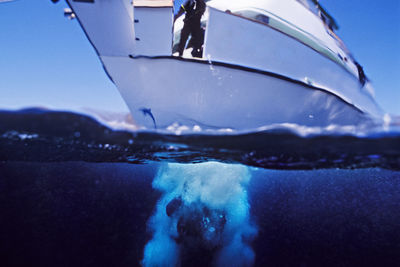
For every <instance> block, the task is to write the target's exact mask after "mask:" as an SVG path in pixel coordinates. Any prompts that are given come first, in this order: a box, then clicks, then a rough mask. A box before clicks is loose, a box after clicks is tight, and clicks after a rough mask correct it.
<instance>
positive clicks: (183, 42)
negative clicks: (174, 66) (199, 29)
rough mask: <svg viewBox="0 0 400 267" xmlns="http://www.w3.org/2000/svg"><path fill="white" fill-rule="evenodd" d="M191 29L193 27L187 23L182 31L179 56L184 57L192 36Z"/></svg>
mask: <svg viewBox="0 0 400 267" xmlns="http://www.w3.org/2000/svg"><path fill="white" fill-rule="evenodd" d="M190 28H191V27H190V24H189V22H185V24H184V25H183V28H182V31H181V39H180V41H179V47H178V52H179V56H182V54H183V50H184V49H185V46H186V41H187V39H188V38H189V34H190Z"/></svg>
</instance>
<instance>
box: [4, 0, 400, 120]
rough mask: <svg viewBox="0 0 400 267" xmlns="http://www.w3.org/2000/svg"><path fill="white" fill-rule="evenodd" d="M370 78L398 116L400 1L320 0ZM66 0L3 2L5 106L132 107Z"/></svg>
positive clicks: (378, 94) (384, 102)
mask: <svg viewBox="0 0 400 267" xmlns="http://www.w3.org/2000/svg"><path fill="white" fill-rule="evenodd" d="M320 3H321V4H322V5H323V6H324V7H326V9H327V10H328V11H329V12H330V13H331V14H332V15H333V16H334V17H335V18H336V20H337V21H338V24H339V26H340V29H339V31H338V35H339V36H341V37H342V39H343V40H344V41H345V43H346V44H347V46H348V47H349V49H350V50H351V51H352V52H353V55H354V56H355V58H356V59H357V60H358V61H359V62H360V63H361V64H362V65H363V66H364V69H365V71H366V73H367V75H368V76H369V78H370V79H371V80H372V82H373V84H374V87H375V90H376V97H377V101H378V103H379V104H380V105H381V107H382V108H383V109H384V110H385V111H387V112H389V113H392V114H400V52H399V50H398V49H399V48H400V1H399V0H385V1H376V0H373V1H372V0H369V1H368V0H320ZM64 7H66V4H65V3H64V2H63V1H60V3H58V4H52V3H51V1H50V0H35V1H32V0H19V1H16V2H12V3H5V4H0V75H1V79H0V108H2V109H4V108H7V109H14V108H21V107H31V106H42V107H49V108H56V109H79V108H81V107H89V108H95V109H102V110H111V111H127V107H126V105H125V103H124V101H123V100H122V98H121V97H120V95H119V93H118V91H117V89H116V88H115V87H114V85H113V84H112V83H111V82H110V81H109V80H108V78H107V76H106V75H105V73H104V71H103V69H102V66H101V63H100V61H99V59H98V58H97V56H96V54H95V52H94V50H93V48H92V47H91V45H90V44H89V42H88V41H87V39H86V37H85V35H84V34H83V31H82V30H81V28H80V27H79V25H78V23H77V21H76V20H73V21H69V20H68V19H66V18H64V17H63V8H64Z"/></svg>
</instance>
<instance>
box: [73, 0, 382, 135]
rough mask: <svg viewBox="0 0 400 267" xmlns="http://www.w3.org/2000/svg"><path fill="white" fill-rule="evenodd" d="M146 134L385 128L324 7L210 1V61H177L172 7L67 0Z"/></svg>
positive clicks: (206, 18)
mask: <svg viewBox="0 0 400 267" xmlns="http://www.w3.org/2000/svg"><path fill="white" fill-rule="evenodd" d="M67 3H68V4H69V6H70V8H71V11H70V12H69V14H72V15H73V17H76V18H77V19H78V21H79V23H80V25H81V26H82V28H83V30H84V31H85V33H86V35H87V37H88V39H89V40H90V42H91V43H92V45H93V47H94V48H95V50H96V52H97V54H98V56H99V58H100V60H101V62H102V64H103V66H104V69H105V71H106V73H107V74H108V76H109V77H110V79H111V80H112V81H113V82H114V83H115V85H116V86H117V88H118V89H119V91H120V93H121V95H122V97H123V98H124V100H125V101H126V104H127V105H128V107H129V109H130V111H131V113H132V115H133V118H134V120H135V122H136V123H137V124H138V125H139V126H140V127H141V129H154V128H155V127H157V128H158V129H168V127H171V125H175V126H177V125H178V126H180V125H184V126H185V127H188V128H189V129H232V130H236V131H250V130H256V129H259V128H260V127H262V126H265V125H271V124H275V123H294V124H299V125H306V126H327V125H332V124H336V125H357V124H360V123H364V122H365V120H366V119H371V118H372V119H378V118H381V117H382V115H383V113H382V111H381V109H380V108H379V107H378V105H377V104H376V102H375V100H374V92H373V88H372V86H371V84H370V82H369V81H368V79H367V78H366V77H365V75H364V73H363V71H362V67H361V66H360V65H358V63H356V61H355V59H354V58H353V57H352V55H351V54H350V52H349V51H348V50H347V49H346V47H345V45H344V44H343V42H342V41H341V40H340V38H339V37H338V36H337V35H336V34H335V32H334V27H335V22H334V20H333V19H332V18H331V17H330V16H329V15H328V14H327V13H326V12H325V11H324V10H323V9H322V8H321V7H320V5H319V4H318V2H317V1H316V0H237V1H233V0H211V1H206V4H207V7H206V11H205V13H204V15H203V17H202V25H203V26H204V27H205V35H204V43H203V53H202V57H192V56H191V54H190V53H189V50H186V51H185V52H184V54H183V56H182V57H180V56H178V55H177V54H176V53H174V46H175V47H176V44H177V42H179V34H180V31H181V29H182V27H183V17H181V18H179V19H178V20H176V21H175V22H174V3H173V1H172V0H133V2H132V0H113V1H110V0H67Z"/></svg>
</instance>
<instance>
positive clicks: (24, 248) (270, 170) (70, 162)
mask: <svg viewBox="0 0 400 267" xmlns="http://www.w3.org/2000/svg"><path fill="white" fill-rule="evenodd" d="M399 170H400V135H399V134H397V133H396V132H395V131H387V132H379V133H377V132H373V133H371V134H367V135H357V134H343V132H341V133H338V134H329V135H327V134H311V135H307V136H304V135H300V134H299V133H298V132H296V131H291V130H289V129H283V128H274V129H272V130H268V131H264V132H260V133H254V134H241V135H229V136H221V135H208V136H205V135H193V134H191V135H181V136H178V135H174V134H161V133H144V132H141V133H132V132H129V131H127V130H119V131H117V130H113V129H111V128H109V127H107V126H104V125H103V124H101V123H99V122H98V121H96V120H94V119H92V118H90V117H87V116H83V115H81V114H73V113H66V112H51V111H43V110H38V109H34V110H24V111H15V112H14V111H13V112H7V111H3V112H1V113H0V212H1V215H0V237H1V238H0V265H1V266H140V265H141V264H142V265H145V266H160V265H161V266H173V265H174V264H175V265H177V266H179V265H180V266H397V265H398V262H400V212H399V210H400V209H399V208H400V204H399V203H400V171H399Z"/></svg>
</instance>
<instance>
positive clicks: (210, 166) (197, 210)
mask: <svg viewBox="0 0 400 267" xmlns="http://www.w3.org/2000/svg"><path fill="white" fill-rule="evenodd" d="M250 177H251V175H250V172H249V170H248V168H247V167H245V166H242V165H231V164H222V163H216V162H207V163H201V164H175V163H169V164H165V165H163V166H162V167H161V168H160V169H159V172H158V174H157V176H156V178H155V180H154V181H153V187H154V188H155V189H157V190H160V191H161V192H162V193H163V195H162V197H161V199H160V200H159V201H158V203H157V207H156V210H155V214H154V215H153V216H152V217H151V219H150V221H149V227H150V229H151V230H152V232H153V237H152V239H151V240H150V241H149V242H148V243H147V244H146V246H145V250H144V258H143V262H142V263H143V265H144V266H179V265H182V266H186V265H189V264H190V263H193V262H195V263H196V265H199V264H200V265H203V266H204V265H214V266H251V265H252V264H253V262H254V257H255V255H254V252H253V251H252V249H251V247H250V243H251V242H252V240H253V239H254V238H255V236H256V234H257V230H256V227H255V225H254V224H252V222H251V220H250V205H249V203H248V197H247V191H246V186H247V184H248V183H249V180H250ZM192 265H193V264H192Z"/></svg>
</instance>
